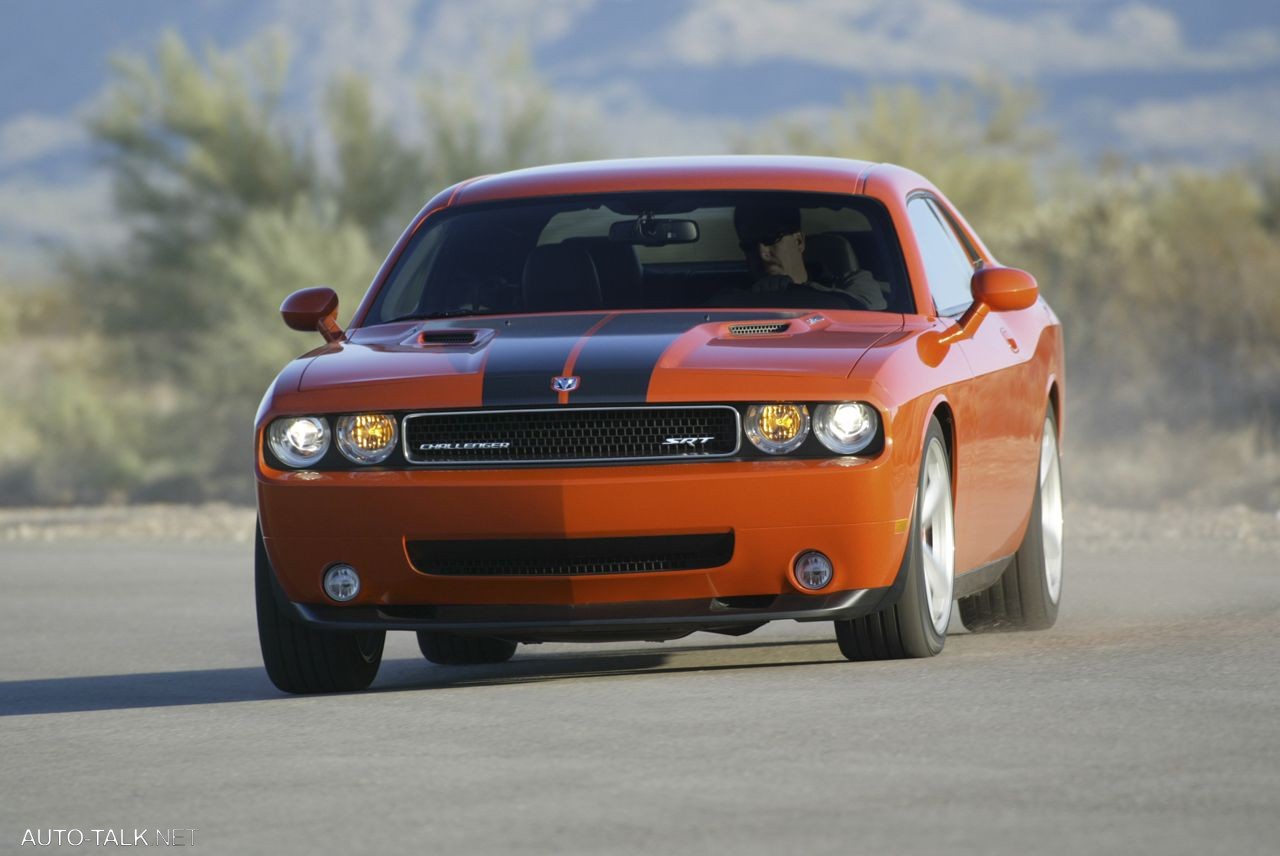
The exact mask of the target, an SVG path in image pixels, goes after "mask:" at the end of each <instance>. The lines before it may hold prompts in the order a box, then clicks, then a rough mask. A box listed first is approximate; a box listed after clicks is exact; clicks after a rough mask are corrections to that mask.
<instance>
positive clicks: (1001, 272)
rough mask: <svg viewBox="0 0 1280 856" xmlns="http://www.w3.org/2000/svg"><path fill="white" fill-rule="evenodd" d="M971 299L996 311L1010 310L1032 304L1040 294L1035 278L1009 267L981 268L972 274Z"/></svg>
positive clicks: (1024, 307)
mask: <svg viewBox="0 0 1280 856" xmlns="http://www.w3.org/2000/svg"><path fill="white" fill-rule="evenodd" d="M971 282H972V286H971V287H972V288H973V299H974V301H975V302H977V303H985V304H986V305H987V306H989V307H990V308H991V309H994V310H995V311H996V312H1012V311H1014V310H1018V309H1026V308H1028V307H1030V306H1034V305H1035V302H1036V298H1037V297H1039V296H1040V288H1039V286H1037V285H1036V278H1035V277H1034V276H1032V275H1031V274H1029V273H1027V272H1026V271H1025V270H1018V269H1017V268H1010V267H988V268H983V269H982V270H980V271H978V272H977V273H975V274H974V275H973V279H972V281H971Z"/></svg>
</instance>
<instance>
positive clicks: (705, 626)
mask: <svg viewBox="0 0 1280 856" xmlns="http://www.w3.org/2000/svg"><path fill="white" fill-rule="evenodd" d="M896 594H897V589H896V588H895V587H893V586H891V587H888V588H883V589H862V590H859V591H842V592H834V593H831V594H826V595H820V596H813V595H799V594H793V595H777V596H771V595H765V596H758V597H745V598H712V599H710V600H679V601H635V602H631V603H625V604H587V605H529V604H501V605H495V606H475V605H462V606H457V605H447V606H416V607H394V606H367V607H341V606H337V605H329V606H316V605H306V604H293V605H292V608H293V613H294V618H295V619H296V620H298V621H301V622H303V623H305V624H309V625H311V626H313V627H317V628H320V629H325V630H347V631H358V630H428V631H434V632H438V633H456V634H469V635H478V636H498V637H502V638H504V639H512V640H515V641H518V642H558V641H566V642H567V641H587V640H590V641H608V640H611V639H618V640H636V639H639V640H646V641H654V642H657V641H664V640H667V639H678V638H680V637H681V636H687V635H688V634H690V633H693V632H695V631H698V630H706V631H711V632H714V633H726V634H729V635H738V634H741V633H747V632H749V631H751V630H754V629H756V628H757V627H759V626H760V625H762V624H764V623H766V622H769V621H778V620H782V619H793V620H795V621H834V620H843V619H850V618H858V617H860V616H863V615H866V614H868V613H870V612H874V611H875V610H877V609H879V608H880V607H881V606H883V605H885V604H886V603H889V602H892V598H893V597H894V596H896Z"/></svg>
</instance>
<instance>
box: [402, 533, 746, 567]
mask: <svg viewBox="0 0 1280 856" xmlns="http://www.w3.org/2000/svg"><path fill="white" fill-rule="evenodd" d="M405 547H406V549H407V551H408V553H409V561H410V562H412V563H413V566H414V568H416V569H417V570H419V571H421V572H422V573H424V574H439V575H442V576H450V577H566V576H579V575H588V576H597V575H603V574H644V573H653V572H656V571H692V570H698V569H702V568H718V567H720V566H721V565H726V564H728V563H729V560H730V559H732V558H733V533H732V532H724V533H718V534H713V535H660V536H649V537H641V538H531V539H530V538H522V539H504V540H497V541H491V540H486V541H409V542H407V543H406V545H405Z"/></svg>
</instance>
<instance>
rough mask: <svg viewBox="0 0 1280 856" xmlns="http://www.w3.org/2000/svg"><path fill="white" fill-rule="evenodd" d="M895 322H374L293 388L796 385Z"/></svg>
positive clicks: (841, 374) (729, 318)
mask: <svg viewBox="0 0 1280 856" xmlns="http://www.w3.org/2000/svg"><path fill="white" fill-rule="evenodd" d="M901 327H902V316H901V315H896V314H888V313H871V312H828V311H825V310H824V311H822V312H812V311H810V312H800V311H793V310H785V311H758V310H741V311H734V310H717V311H714V312H706V311H663V312H645V311H630V312H614V313H608V312H597V313H583V312H575V313H564V314H549V315H520V316H503V317H497V316H495V317H473V318H457V319H444V320H434V321H427V322H416V323H399V324H384V325H378V326H374V327H366V328H360V329H357V330H354V331H352V334H351V337H350V339H349V340H348V341H346V342H343V343H341V344H339V345H335V346H332V347H330V348H327V349H325V350H324V351H322V352H320V353H319V354H318V355H316V356H314V357H313V358H312V359H311V361H310V362H309V364H308V365H307V366H306V367H305V369H304V371H303V372H302V377H301V381H300V384H299V386H298V390H299V391H300V392H304V393H306V392H313V391H320V390H331V391H336V390H337V389H338V388H343V389H350V388H352V387H353V386H376V387H379V388H384V389H389V388H394V389H395V391H396V393H397V394H395V395H393V396H391V398H392V399H394V400H388V401H387V403H386V404H385V405H380V406H387V407H393V406H394V407H399V406H406V402H408V401H414V402H420V403H415V404H407V406H410V407H417V406H421V407H471V406H485V407H489V406H522V405H536V404H556V403H561V404H577V405H582V404H595V403H614V404H616V403H625V402H631V403H638V402H645V401H662V400H697V399H702V400H713V399H720V400H724V399H725V396H726V394H728V393H727V392H726V391H729V392H731V391H732V390H734V389H735V388H743V389H750V390H751V391H753V392H756V394H757V395H763V394H768V393H767V390H769V389H774V390H779V391H778V392H774V393H772V394H773V395H788V394H799V390H796V392H794V393H789V392H785V390H794V389H796V385H797V383H799V384H800V385H801V386H802V387H803V386H804V385H805V384H804V383H802V382H801V380H802V379H809V380H810V381H812V380H816V379H820V378H828V379H843V378H846V377H848V375H849V373H850V371H852V369H853V367H854V365H855V364H856V363H857V361H858V360H859V359H860V358H861V357H862V355H863V354H864V353H866V351H867V349H868V348H870V347H871V346H872V345H874V344H875V343H876V342H877V341H879V340H880V339H881V338H883V337H884V336H886V335H888V334H891V333H893V332H894V331H896V330H899V329H901ZM556 378H568V380H565V381H561V382H560V384H559V385H560V386H561V387H569V389H561V390H557V389H554V388H553V382H554V380H555V379H556ZM744 384H745V387H744V386H743V385H744ZM752 397H755V396H752ZM370 404H372V402H370ZM362 406H363V404H362Z"/></svg>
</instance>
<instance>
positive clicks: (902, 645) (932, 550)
mask: <svg viewBox="0 0 1280 856" xmlns="http://www.w3.org/2000/svg"><path fill="white" fill-rule="evenodd" d="M955 543H956V540H955V518H954V514H953V507H952V502H951V462H950V459H949V457H948V455H947V445H946V442H945V439H944V435H943V433H942V426H941V425H939V424H938V421H937V420H936V419H934V420H932V421H931V422H930V424H929V431H928V433H927V434H926V435H925V440H924V454H923V455H921V465H920V478H919V482H918V485H917V489H916V502H915V509H914V511H913V512H912V515H911V535H910V538H909V539H908V542H907V553H906V556H905V557H904V560H903V565H904V567H903V573H905V574H906V580H905V584H904V586H903V589H902V594H901V596H900V597H899V598H898V601H897V603H895V604H893V605H892V606H889V607H886V608H884V609H881V610H879V611H878V612H873V613H872V614H870V615H866V616H863V617H862V618H855V619H852V620H849V621H837V622H835V625H836V641H837V642H839V643H840V653H842V654H844V655H845V657H847V658H849V659H850V660H896V659H902V658H908V657H932V656H934V655H935V654H937V653H938V652H940V651H941V650H942V646H943V645H944V644H945V643H946V639H947V624H948V623H950V621H951V609H952V603H953V600H952V591H953V590H954V587H955Z"/></svg>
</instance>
